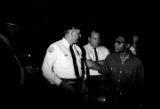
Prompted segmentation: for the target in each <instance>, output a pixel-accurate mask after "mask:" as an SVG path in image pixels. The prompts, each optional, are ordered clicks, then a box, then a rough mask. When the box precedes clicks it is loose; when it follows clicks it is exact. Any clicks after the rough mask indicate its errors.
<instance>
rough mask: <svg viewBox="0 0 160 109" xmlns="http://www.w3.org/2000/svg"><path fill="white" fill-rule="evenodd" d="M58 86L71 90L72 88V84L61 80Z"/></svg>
mask: <svg viewBox="0 0 160 109" xmlns="http://www.w3.org/2000/svg"><path fill="white" fill-rule="evenodd" d="M60 87H62V88H64V89H66V90H67V91H73V90H74V88H73V87H72V85H70V84H69V83H67V82H65V81H62V82H61V84H60Z"/></svg>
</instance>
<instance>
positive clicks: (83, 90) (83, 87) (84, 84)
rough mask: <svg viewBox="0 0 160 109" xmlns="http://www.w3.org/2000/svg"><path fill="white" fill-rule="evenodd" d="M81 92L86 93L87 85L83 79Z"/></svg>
mask: <svg viewBox="0 0 160 109" xmlns="http://www.w3.org/2000/svg"><path fill="white" fill-rule="evenodd" d="M81 92H82V93H84V94H87V93H88V87H87V85H86V83H85V82H84V81H83V82H82V90H81Z"/></svg>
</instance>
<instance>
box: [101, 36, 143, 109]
mask: <svg viewBox="0 0 160 109" xmlns="http://www.w3.org/2000/svg"><path fill="white" fill-rule="evenodd" d="M130 42H131V41H130V40H129V37H124V36H118V37H117V38H116V40H115V43H114V49H115V51H114V52H113V53H111V54H109V55H108V56H107V57H106V59H105V61H104V64H103V66H102V67H101V69H100V70H99V72H100V73H102V74H103V81H104V84H105V86H106V87H107V88H106V89H107V90H105V91H104V93H105V95H106V102H107V103H108V105H111V106H112V107H113V106H116V107H117V106H118V107H122V108H128V109H130V108H134V109H135V108H136V109H137V107H138V106H143V103H142V102H143V101H142V97H143V96H142V93H144V92H143V89H144V70H143V64H142V62H141V60H140V59H139V58H138V57H137V56H136V55H134V54H132V53H131V51H130V45H131V44H130Z"/></svg>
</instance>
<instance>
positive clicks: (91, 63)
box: [86, 60, 101, 70]
mask: <svg viewBox="0 0 160 109" xmlns="http://www.w3.org/2000/svg"><path fill="white" fill-rule="evenodd" d="M86 64H87V67H88V68H91V69H94V70H99V69H100V68H101V65H100V64H99V63H98V62H96V61H92V60H86Z"/></svg>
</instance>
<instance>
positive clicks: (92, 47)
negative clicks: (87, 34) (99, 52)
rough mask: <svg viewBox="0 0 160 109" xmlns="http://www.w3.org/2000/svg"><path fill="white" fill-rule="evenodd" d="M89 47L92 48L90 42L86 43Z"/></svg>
mask: <svg viewBox="0 0 160 109" xmlns="http://www.w3.org/2000/svg"><path fill="white" fill-rule="evenodd" d="M88 46H89V48H91V49H94V48H93V47H92V46H91V44H90V43H88ZM96 48H97V47H96Z"/></svg>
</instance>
